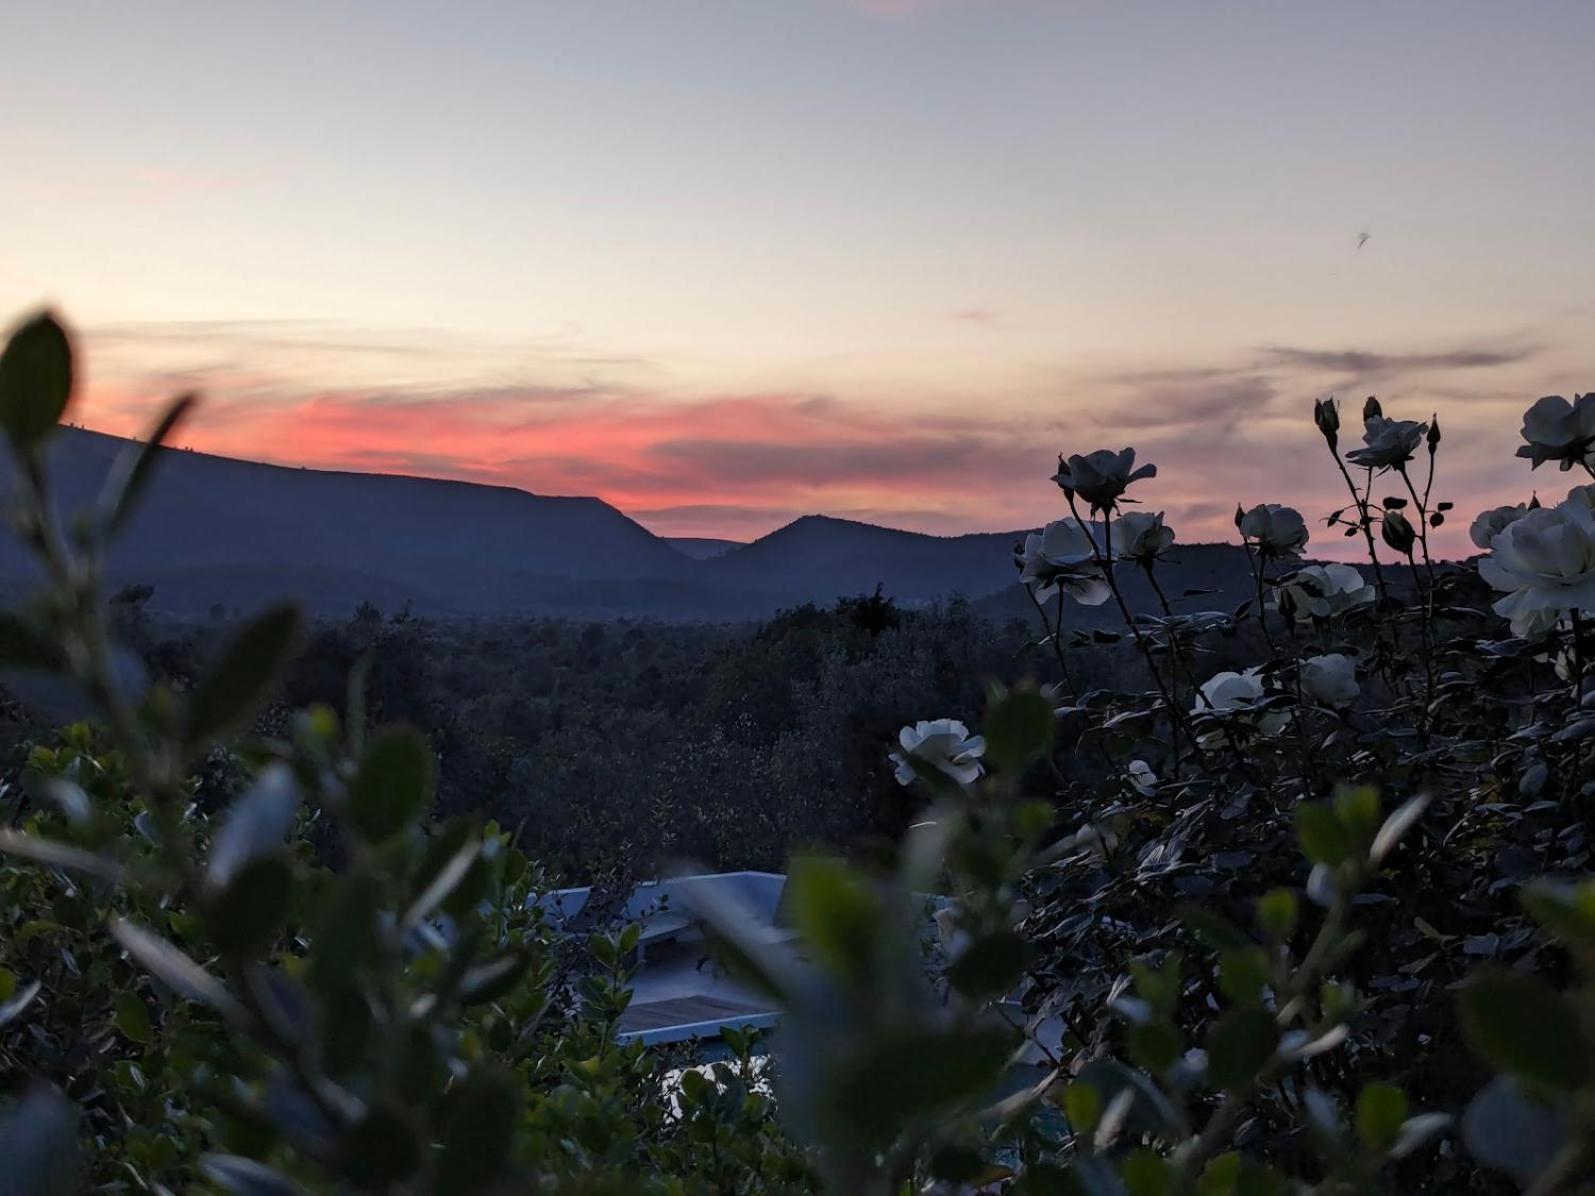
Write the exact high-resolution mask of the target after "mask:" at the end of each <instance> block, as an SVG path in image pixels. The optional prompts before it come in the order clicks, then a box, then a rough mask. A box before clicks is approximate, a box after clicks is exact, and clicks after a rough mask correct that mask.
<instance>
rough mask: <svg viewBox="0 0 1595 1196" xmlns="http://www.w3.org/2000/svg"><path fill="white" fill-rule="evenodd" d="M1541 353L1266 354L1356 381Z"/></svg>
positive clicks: (1508, 361) (1275, 350) (1285, 350)
mask: <svg viewBox="0 0 1595 1196" xmlns="http://www.w3.org/2000/svg"><path fill="white" fill-rule="evenodd" d="M1539 351H1540V349H1539V346H1537V345H1516V346H1512V347H1507V348H1501V347H1490V348H1485V347H1475V346H1459V347H1456V348H1451V349H1444V350H1441V351H1439V352H1434V353H1379V352H1373V351H1370V350H1367V349H1302V348H1297V347H1293V346H1289V345H1271V346H1268V347H1267V348H1265V349H1264V350H1263V352H1264V354H1265V355H1266V356H1267V357H1268V358H1269V359H1270V360H1272V361H1273V362H1275V363H1277V364H1279V365H1285V366H1293V367H1296V368H1298V369H1304V370H1322V371H1325V372H1330V373H1336V374H1346V375H1350V376H1351V377H1352V378H1354V379H1380V378H1383V379H1395V378H1399V377H1403V376H1405V375H1408V374H1414V373H1422V372H1438V371H1443V370H1487V369H1494V368H1495V367H1497V366H1503V365H1516V364H1517V363H1518V362H1521V361H1527V360H1528V359H1529V358H1531V357H1533V356H1534V355H1535V354H1536V353H1538V352H1539Z"/></svg>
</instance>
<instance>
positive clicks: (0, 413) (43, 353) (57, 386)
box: [0, 312, 73, 452]
mask: <svg viewBox="0 0 1595 1196" xmlns="http://www.w3.org/2000/svg"><path fill="white" fill-rule="evenodd" d="M72 381H73V379H72V343H71V341H70V340H69V339H68V338H67V334H66V329H64V328H62V327H61V325H60V323H58V322H57V320H56V318H55V317H54V316H53V315H51V314H50V313H49V312H41V313H40V314H38V315H36V316H34V317H33V318H32V319H30V320H27V321H26V322H24V323H23V324H22V325H21V326H20V327H18V328H17V330H16V331H15V332H13V333H12V334H11V339H10V340H9V341H8V342H7V343H6V347H5V349H4V350H3V351H0V425H4V427H5V431H6V435H7V436H8V437H10V439H11V443H12V444H13V445H14V446H15V447H16V449H17V451H18V452H27V451H29V450H31V449H32V448H34V447H35V446H36V445H37V444H38V443H39V442H40V441H41V440H43V439H44V438H45V437H46V436H48V435H49V434H50V433H51V432H52V431H54V430H55V426H56V425H57V424H58V423H60V422H61V416H62V415H63V414H65V412H66V408H67V404H68V403H69V402H70V401H71V399H72Z"/></svg>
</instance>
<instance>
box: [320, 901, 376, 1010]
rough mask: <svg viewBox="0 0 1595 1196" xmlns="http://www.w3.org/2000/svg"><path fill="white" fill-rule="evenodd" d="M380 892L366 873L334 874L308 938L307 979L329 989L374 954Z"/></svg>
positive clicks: (365, 964) (344, 980)
mask: <svg viewBox="0 0 1595 1196" xmlns="http://www.w3.org/2000/svg"><path fill="white" fill-rule="evenodd" d="M379 902H380V892H379V888H378V885H377V882H376V880H374V879H373V878H372V877H371V876H369V875H368V874H366V873H363V872H358V873H352V874H348V875H344V876H340V877H338V878H336V880H335V881H334V882H333V886H332V891H331V892H330V893H329V894H327V896H326V897H325V899H324V900H323V901H322V903H321V908H320V914H321V916H320V917H319V918H317V919H316V933H315V934H314V935H313V936H312V937H311V940H310V980H311V983H312V984H314V985H315V986H316V987H317V988H318V989H320V990H322V991H330V990H332V989H336V988H340V987H342V986H344V985H345V984H347V983H348V982H349V979H350V977H352V976H357V975H359V974H360V972H361V971H363V970H364V969H365V968H366V967H368V966H369V965H370V964H371V962H372V961H373V960H374V959H376V958H377V955H378V953H379V951H380V949H381V947H380V944H381V938H382V933H381V930H380V928H379V927H378V925H377V914H378V906H379Z"/></svg>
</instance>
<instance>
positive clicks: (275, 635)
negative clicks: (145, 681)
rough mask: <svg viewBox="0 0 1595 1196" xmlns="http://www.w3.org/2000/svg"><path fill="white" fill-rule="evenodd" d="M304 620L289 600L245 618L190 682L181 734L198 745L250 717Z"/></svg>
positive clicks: (292, 650)
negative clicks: (211, 661) (218, 653)
mask: <svg viewBox="0 0 1595 1196" xmlns="http://www.w3.org/2000/svg"><path fill="white" fill-rule="evenodd" d="M303 624H304V620H303V618H302V616H301V615H300V613H299V611H298V609H297V608H296V607H294V606H291V605H287V604H284V605H280V606H274V607H271V608H269V609H268V610H266V611H264V612H263V613H262V614H260V615H257V616H256V617H255V618H254V619H253V620H251V621H250V622H249V624H248V625H247V626H245V627H244V628H243V629H242V630H241V631H240V632H239V633H238V634H237V635H236V636H234V637H233V639H232V641H231V642H230V643H229V644H228V645H227V647H226V648H225V649H224V650H223V651H222V654H221V657H220V659H218V660H217V661H216V663H215V664H214V665H213V666H212V667H211V670H210V671H209V672H208V673H206V674H205V676H204V677H202V678H201V679H200V681H199V683H198V684H197V685H196V686H195V687H194V692H193V693H192V694H191V695H190V697H189V702H188V722H187V726H186V727H185V729H184V739H185V741H186V742H187V743H189V744H191V745H196V746H197V745H199V744H203V743H206V742H208V741H209V740H212V739H216V738H218V737H219V736H221V735H223V734H225V733H226V732H227V731H230V730H232V729H233V728H235V727H237V726H240V725H242V724H244V723H246V722H248V721H249V719H250V718H252V717H253V716H254V713H255V711H256V710H258V709H259V708H260V707H261V706H263V705H264V704H265V702H266V700H267V698H268V697H269V696H270V694H271V690H272V689H273V687H274V686H275V685H276V683H277V679H278V678H279V677H280V676H281V675H282V673H283V671H284V670H285V669H287V667H288V664H289V662H290V661H291V660H292V659H293V657H294V654H295V652H296V651H297V648H298V644H299V640H300V636H301V633H302V628H303Z"/></svg>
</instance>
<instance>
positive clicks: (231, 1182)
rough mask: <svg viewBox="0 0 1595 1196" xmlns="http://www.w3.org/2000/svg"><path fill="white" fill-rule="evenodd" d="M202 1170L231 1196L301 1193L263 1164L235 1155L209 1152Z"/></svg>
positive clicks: (202, 1164) (295, 1186)
mask: <svg viewBox="0 0 1595 1196" xmlns="http://www.w3.org/2000/svg"><path fill="white" fill-rule="evenodd" d="M199 1169H200V1172H201V1173H202V1174H203V1175H204V1176H205V1178H206V1179H208V1180H210V1181H211V1183H213V1184H215V1185H216V1186H217V1187H218V1188H220V1189H221V1190H222V1191H224V1192H229V1193H231V1194H232V1196H301V1191H300V1189H299V1187H298V1186H297V1185H295V1184H293V1183H291V1182H290V1181H289V1180H287V1179H286V1178H284V1177H283V1175H282V1174H281V1173H280V1172H278V1171H274V1170H272V1169H271V1168H270V1167H268V1166H266V1165H265V1164H264V1163H257V1162H256V1161H255V1160H254V1159H246V1158H243V1157H242V1156H240V1155H236V1154H208V1155H205V1156H204V1157H203V1158H201V1159H200V1161H199Z"/></svg>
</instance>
